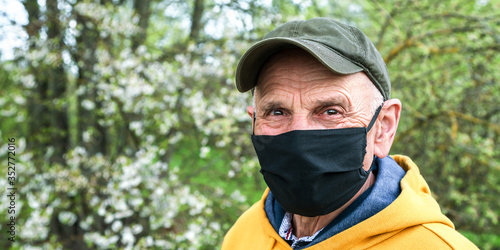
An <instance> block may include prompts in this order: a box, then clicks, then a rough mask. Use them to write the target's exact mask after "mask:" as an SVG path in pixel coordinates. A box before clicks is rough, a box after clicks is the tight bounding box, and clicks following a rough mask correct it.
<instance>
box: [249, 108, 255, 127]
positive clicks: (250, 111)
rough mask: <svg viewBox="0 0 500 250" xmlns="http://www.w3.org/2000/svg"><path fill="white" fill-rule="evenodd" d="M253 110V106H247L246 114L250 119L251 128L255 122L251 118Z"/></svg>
mask: <svg viewBox="0 0 500 250" xmlns="http://www.w3.org/2000/svg"><path fill="white" fill-rule="evenodd" d="M254 112H255V110H254V108H253V106H247V114H248V115H249V116H250V118H251V119H252V128H253V127H254V126H255V124H253V123H254V119H253V114H254Z"/></svg>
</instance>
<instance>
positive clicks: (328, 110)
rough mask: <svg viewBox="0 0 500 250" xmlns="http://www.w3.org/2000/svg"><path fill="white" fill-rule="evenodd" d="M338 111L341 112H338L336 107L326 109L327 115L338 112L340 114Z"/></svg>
mask: <svg viewBox="0 0 500 250" xmlns="http://www.w3.org/2000/svg"><path fill="white" fill-rule="evenodd" d="M338 113H339V112H337V110H335V109H327V110H325V112H324V114H325V115H336V114H338Z"/></svg>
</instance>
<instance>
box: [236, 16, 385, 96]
mask: <svg viewBox="0 0 500 250" xmlns="http://www.w3.org/2000/svg"><path fill="white" fill-rule="evenodd" d="M290 47H299V48H302V49H304V50H305V51H307V52H309V53H310V54H311V55H313V56H314V57H315V58H317V59H318V60H319V61H320V62H321V63H323V64H324V65H325V66H326V67H327V68H329V69H330V70H332V71H333V72H336V73H338V74H342V75H348V74H353V73H357V72H361V71H363V72H365V73H366V75H367V76H368V77H369V78H370V80H371V81H372V82H373V84H375V86H376V87H377V89H378V90H379V91H380V93H382V96H383V97H384V100H388V99H389V98H390V96H391V81H390V79H389V72H387V67H386V65H385V62H384V59H382V56H380V53H379V52H378V50H377V48H375V45H373V43H372V42H371V41H370V39H369V38H368V37H367V36H366V35H365V34H363V32H361V31H360V30H359V29H357V28H355V27H352V26H349V25H346V24H343V23H340V22H338V21H335V20H332V19H328V18H313V19H310V20H306V21H291V22H287V23H285V24H283V25H282V26H280V27H278V28H276V29H275V30H273V31H271V32H270V33H269V34H267V35H266V36H265V37H264V39H262V40H261V41H259V42H257V43H256V44H254V45H253V46H252V47H250V49H248V50H247V51H246V52H245V54H243V56H242V57H241V59H240V62H239V64H238V68H237V70H236V86H237V87H238V90H239V91H240V92H246V91H248V90H250V89H253V88H254V87H255V85H256V84H257V79H258V77H259V73H260V70H261V69H262V66H263V64H264V63H265V61H266V60H267V59H268V58H269V57H270V56H271V55H273V54H274V53H276V52H278V51H280V50H283V49H285V48H290Z"/></svg>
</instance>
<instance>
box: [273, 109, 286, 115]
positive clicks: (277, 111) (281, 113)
mask: <svg viewBox="0 0 500 250" xmlns="http://www.w3.org/2000/svg"><path fill="white" fill-rule="evenodd" d="M271 114H273V115H276V116H278V115H284V113H283V111H281V110H273V111H271Z"/></svg>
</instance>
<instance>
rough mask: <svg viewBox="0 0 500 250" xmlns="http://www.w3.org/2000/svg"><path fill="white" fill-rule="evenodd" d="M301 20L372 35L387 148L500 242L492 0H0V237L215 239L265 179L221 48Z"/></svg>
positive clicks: (239, 49)
mask: <svg viewBox="0 0 500 250" xmlns="http://www.w3.org/2000/svg"><path fill="white" fill-rule="evenodd" d="M318 16H326V17H331V18H335V19H338V20H341V21H343V22H346V23H349V24H352V25H355V26H357V27H359V28H360V29H361V30H363V31H364V32H365V33H366V34H367V35H368V36H369V37H370V38H371V39H372V41H373V42H374V44H375V45H376V46H377V47H378V49H379V50H380V52H381V54H382V56H383V58H384V59H385V61H386V63H387V66H388V69H389V72H390V75H391V79H392V84H393V89H392V90H393V95H392V96H393V97H394V98H399V99H400V100H402V102H403V110H402V118H401V122H400V127H399V130H398V134H397V136H396V139H395V143H394V146H393V148H392V150H391V154H396V153H397V154H406V155H408V156H410V157H411V158H412V159H413V160H414V161H415V162H416V163H417V165H419V167H420V169H421V172H422V175H423V176H424V177H425V179H426V180H427V181H428V183H429V186H430V187H431V190H432V192H433V195H434V197H435V198H436V199H437V201H438V202H439V204H440V205H441V209H442V210H443V212H444V213H445V214H446V215H447V216H449V217H450V218H451V219H452V221H453V222H454V223H455V226H456V228H457V230H459V231H460V232H462V233H463V234H464V235H466V236H467V237H468V238H469V239H470V240H472V241H473V242H474V243H476V244H477V245H478V246H479V247H480V248H482V249H500V236H498V235H500V225H499V215H500V199H499V197H500V102H499V98H500V84H499V80H500V70H499V69H500V1H499V0H443V1H435V0H387V1H385V0H383V1H369V0H352V1H347V0H346V1H328V0H305V1H298V0H255V1H253V0H240V1H239V0H186V1H184V0H0V51H1V54H0V56H1V60H0V135H1V136H0V138H1V141H0V159H1V161H0V162H1V165H2V168H1V171H0V173H1V176H0V188H1V190H2V194H3V195H2V198H1V199H0V248H2V249H7V248H9V247H10V248H13V249H21V248H22V249H29V248H44V249H56V248H64V249H86V248H91V249H94V248H100V249H109V248H126V249H130V248H139V249H141V248H148V247H152V248H157V249H217V248H220V244H221V241H222V239H223V236H224V234H225V232H226V231H227V230H228V229H229V228H230V226H231V225H232V224H233V223H234V221H235V220H236V219H237V218H238V216H239V215H240V214H241V213H242V212H243V211H244V210H245V209H246V208H248V207H249V206H250V205H251V204H252V203H254V202H255V201H257V200H258V199H259V198H260V196H261V195H262V192H263V190H264V188H265V183H264V182H263V180H262V177H261V175H260V174H259V165H258V162H257V160H256V157H255V153H254V151H253V147H252V145H251V142H250V137H249V135H250V133H251V120H250V118H249V117H248V115H247V114H246V111H245V108H246V106H247V105H248V104H250V102H251V96H250V94H240V93H239V92H238V91H237V90H236V88H235V86H234V72H235V67H236V64H237V61H238V59H239V57H240V56H241V55H242V53H243V52H244V51H245V49H246V48H248V47H249V45H250V44H252V43H253V42H255V41H257V40H259V39H260V38H261V37H262V36H263V35H264V34H265V33H267V32H268V31H270V30H271V29H273V28H275V27H277V26H278V25H280V24H283V23H284V22H286V21H290V20H295V19H308V18H313V17H318ZM8 138H15V140H16V141H15V146H16V155H15V162H16V171H15V177H16V181H15V183H14V184H15V187H16V188H17V192H16V200H15V203H16V208H15V223H16V236H15V242H11V241H9V240H8V239H7V238H8V237H10V234H9V233H7V230H8V225H7V224H8V223H10V215H9V214H8V208H9V202H10V200H9V197H7V194H8V192H7V191H8V190H7V188H8V187H11V186H10V183H9V182H8V179H7V164H8V162H7V161H8V160H7V159H8V143H9V141H8ZM423 240H425V239H423Z"/></svg>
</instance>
